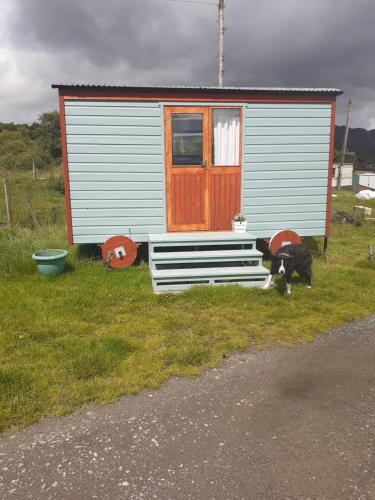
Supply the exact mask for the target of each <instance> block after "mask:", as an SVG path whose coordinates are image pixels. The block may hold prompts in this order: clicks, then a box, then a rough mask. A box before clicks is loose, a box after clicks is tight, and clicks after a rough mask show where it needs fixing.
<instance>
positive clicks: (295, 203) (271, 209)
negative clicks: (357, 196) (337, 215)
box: [248, 198, 326, 220]
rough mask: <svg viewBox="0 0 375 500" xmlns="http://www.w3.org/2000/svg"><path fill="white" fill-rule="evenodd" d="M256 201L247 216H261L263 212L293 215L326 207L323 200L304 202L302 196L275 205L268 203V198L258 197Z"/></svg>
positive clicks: (319, 210)
mask: <svg viewBox="0 0 375 500" xmlns="http://www.w3.org/2000/svg"><path fill="white" fill-rule="evenodd" d="M257 202H258V203H257V204H256V205H255V206H254V207H253V210H252V213H251V214H249V215H248V218H253V217H258V216H263V215H264V214H272V215H276V216H278V215H279V214H286V215H287V216H288V217H289V216H290V217H292V216H293V217H294V215H295V214H302V213H309V214H311V213H316V212H324V211H325V209H326V204H325V200H323V201H320V202H319V201H317V202H315V203H309V204H305V203H304V202H303V199H302V198H295V199H294V200H291V203H286V204H285V205H283V204H279V205H278V206H277V207H275V206H273V205H269V199H268V198H266V199H264V200H262V198H258V199H257ZM267 217H268V215H267ZM275 220H276V219H275Z"/></svg>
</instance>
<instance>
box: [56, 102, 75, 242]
mask: <svg viewBox="0 0 375 500" xmlns="http://www.w3.org/2000/svg"><path fill="white" fill-rule="evenodd" d="M59 107H60V132H61V157H62V158H61V159H62V167H63V176H64V191H65V207H66V227H67V233H68V243H69V245H73V228H72V210H71V204H70V184H69V170H68V151H67V146H66V126H65V106H64V96H63V95H59Z"/></svg>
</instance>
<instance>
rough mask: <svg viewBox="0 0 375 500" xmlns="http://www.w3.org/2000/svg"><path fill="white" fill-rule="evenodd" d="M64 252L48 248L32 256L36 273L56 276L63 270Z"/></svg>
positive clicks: (66, 253)
mask: <svg viewBox="0 0 375 500" xmlns="http://www.w3.org/2000/svg"><path fill="white" fill-rule="evenodd" d="M67 255H68V252H67V251H66V250H61V249H56V248H50V249H47V250H40V251H39V252H35V253H34V254H33V259H34V260H35V262H36V264H37V267H38V271H39V272H40V273H41V274H44V275H46V276H57V275H58V274H61V273H63V272H64V270H65V260H66V256H67Z"/></svg>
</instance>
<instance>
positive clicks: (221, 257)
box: [150, 249, 263, 263]
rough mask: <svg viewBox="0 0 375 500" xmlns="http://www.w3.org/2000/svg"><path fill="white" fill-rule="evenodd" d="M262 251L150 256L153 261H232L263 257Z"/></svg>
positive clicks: (223, 251) (156, 253) (213, 251)
mask: <svg viewBox="0 0 375 500" xmlns="http://www.w3.org/2000/svg"><path fill="white" fill-rule="evenodd" d="M262 255H263V254H262V252H259V251H258V250H252V249H244V250H208V251H204V250H202V251H196V252H151V254H150V257H151V260H152V261H153V262H163V263H167V262H168V263H172V262H196V261H201V262H208V261H226V260H227V261H230V260H244V261H245V260H250V259H252V258H254V259H255V258H257V259H261V258H262Z"/></svg>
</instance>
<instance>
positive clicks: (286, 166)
mask: <svg viewBox="0 0 375 500" xmlns="http://www.w3.org/2000/svg"><path fill="white" fill-rule="evenodd" d="M248 163H249V162H248ZM326 168H327V162H326V161H304V162H298V161H289V162H288V161H282V162H277V161H273V162H269V163H264V162H260V163H257V162H256V161H252V162H251V171H252V172H258V171H261V172H265V171H274V170H281V171H282V172H287V171H290V170H293V171H296V170H299V171H301V172H305V171H310V170H326ZM245 172H247V169H246V168H245Z"/></svg>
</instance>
